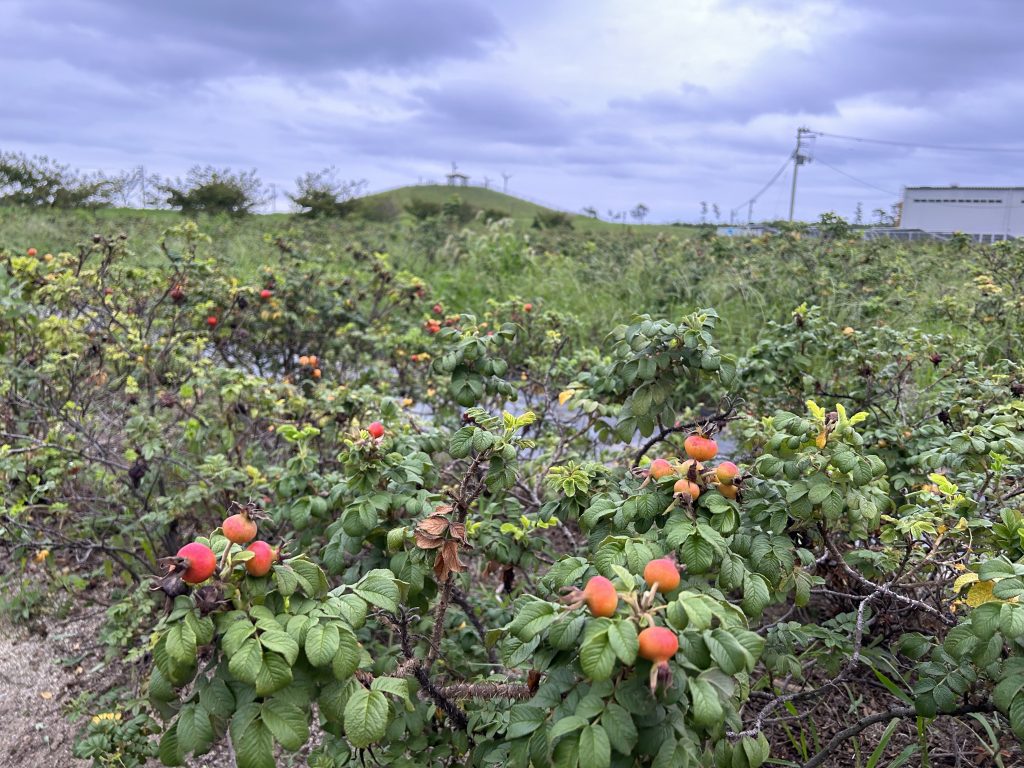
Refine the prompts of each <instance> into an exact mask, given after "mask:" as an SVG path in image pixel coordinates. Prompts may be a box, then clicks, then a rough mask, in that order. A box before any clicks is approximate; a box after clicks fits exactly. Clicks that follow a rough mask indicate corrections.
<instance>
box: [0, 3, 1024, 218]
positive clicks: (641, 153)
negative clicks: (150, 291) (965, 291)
mask: <svg viewBox="0 0 1024 768" xmlns="http://www.w3.org/2000/svg"><path fill="white" fill-rule="evenodd" d="M1022 30H1024V2H1018V0H970V1H969V2H964V1H963V0H889V1H888V2H883V1H881V0H821V1H816V0H809V1H803V0H793V1H792V2H789V1H787V0H756V2H755V1H753V0H645V1H644V2H636V0H631V1H630V2H626V1H625V0H620V1H607V0H561V1H560V2H544V1H542V0H503V1H501V2H497V1H495V0H429V1H428V0H422V1H421V2H414V1H413V0H374V1H373V2H370V1H369V0H299V1H297V2H296V1H295V0H292V2H283V1H282V0H244V1H243V0H171V1H170V2H162V1H161V2H143V1H141V0H0V97H2V103H3V108H2V109H0V148H2V149H8V150H21V151H25V152H29V153H42V154H48V155H50V156H52V157H55V158H57V159H60V160H62V161H65V162H68V163H70V164H72V165H74V166H77V167H80V168H82V169H104V170H110V171H113V170H118V169H122V168H127V167H130V166H133V165H138V164H145V167H146V169H147V172H148V171H157V172H160V173H163V174H170V175H177V174H182V173H184V171H185V170H187V169H188V167H189V166H191V165H193V164H195V163H202V164H214V165H218V166H231V167H234V168H239V169H240V168H252V167H255V168H257V169H258V170H259V172H260V174H261V176H262V178H263V179H264V181H267V182H276V183H277V184H278V185H279V186H281V187H283V188H291V187H292V186H293V182H294V179H295V177H296V176H298V175H299V174H300V173H302V172H304V171H308V170H315V169H318V168H322V167H324V166H327V165H335V166H337V167H338V169H339V170H340V171H341V173H342V174H343V175H344V176H345V177H347V178H360V179H366V180H367V181H368V184H369V188H370V189H371V190H378V189H384V188H387V187H391V186H398V185H404V184H410V183H416V182H417V181H419V180H422V181H428V180H441V179H442V178H443V175H444V174H445V173H446V172H447V171H448V169H449V167H450V163H451V162H452V161H453V160H454V161H457V162H458V164H459V168H460V170H462V171H464V172H465V173H467V174H468V175H469V176H470V177H471V182H472V183H481V184H482V183H484V180H485V177H487V178H489V179H490V184H491V186H492V187H497V188H500V187H501V185H502V173H503V172H504V173H507V174H511V178H510V179H509V182H508V184H509V187H508V189H509V192H510V193H513V194H517V195H521V196H523V197H527V198H531V199H535V200H538V201H541V202H546V203H549V204H552V205H555V206H557V207H560V208H563V209H566V210H572V211H579V210H580V209H581V208H582V207H584V206H593V207H595V208H597V209H598V210H599V211H600V212H601V213H602V214H603V215H604V214H605V213H606V212H607V211H608V210H609V209H615V210H623V209H628V208H632V207H633V206H634V205H636V204H637V203H639V202H643V203H645V204H646V205H647V206H648V207H649V208H650V210H651V217H652V219H654V220H660V221H673V220H685V221H692V220H696V219H697V218H699V216H700V202H701V201H702V200H703V201H707V202H708V203H709V204H712V203H717V204H718V205H719V206H720V209H721V215H722V218H723V220H728V218H729V212H730V209H734V208H739V209H741V210H740V212H739V213H738V214H737V215H738V217H740V218H745V217H746V212H747V206H746V201H747V200H748V199H749V198H750V197H751V196H752V195H754V194H755V193H756V192H757V191H758V190H759V189H760V188H761V187H762V186H763V185H764V183H765V182H767V181H768V179H769V178H770V177H771V176H772V175H773V174H774V173H775V171H776V170H778V168H779V167H780V166H781V165H782V164H783V161H784V160H785V159H786V157H787V155H789V154H790V153H791V152H792V151H793V146H794V143H795V132H796V129H797V127H799V126H801V125H806V126H808V127H810V128H812V129H814V130H816V131H819V132H823V133H832V134H841V135H847V136H857V137H869V138H877V139H884V140H888V141H895V142H907V143H911V144H918V145H920V144H932V145H958V146H961V145H966V146H972V147H1019V148H1022V149H1024V129H1022V125H1021V117H1020V116H1021V115H1022V114H1024V45H1021V32H1022ZM812 146H813V150H812V151H811V154H812V156H813V161H812V162H811V163H810V164H809V165H805V166H803V167H802V168H801V169H800V176H799V180H800V184H799V190H798V197H797V215H798V216H799V217H803V218H816V217H817V215H818V214H819V213H820V212H822V211H827V210H835V211H837V212H839V213H841V214H843V215H846V216H848V217H851V216H852V214H853V210H854V207H855V205H856V204H857V202H858V201H862V202H863V204H864V210H865V216H868V215H870V211H871V210H872V209H874V208H878V207H888V206H889V205H890V204H891V203H893V202H895V201H896V200H898V199H899V193H900V190H901V187H902V186H903V185H905V184H906V185H927V184H935V185H942V184H948V183H959V184H961V185H969V184H978V185H981V184H1024V151H1022V152H1018V153H1016V154H1011V153H1002V154H1000V153H995V152H967V151H950V150H938V149H926V148H916V149H915V148H912V147H906V146H895V145H885V144H868V143H863V142H852V141H847V140H841V139H836V138H831V137H820V138H817V139H816V140H815V141H814V143H813V145H812ZM844 173H845V174H848V175H847V176H844V175H842V174H844ZM851 176H852V177H855V178H849V177H851ZM790 179H791V176H790V173H789V172H788V171H787V172H786V173H785V174H783V175H782V176H781V177H780V178H779V180H778V182H776V184H775V185H774V186H772V187H771V188H770V189H769V190H768V191H767V192H765V193H764V194H763V195H762V196H761V197H760V199H759V200H758V201H757V203H756V204H755V206H754V217H755V219H757V218H762V217H764V218H773V217H777V216H781V215H784V214H785V213H786V208H787V205H788V195H789V181H790ZM855 179H856V180H855ZM865 182H866V183H865ZM281 205H282V203H280V202H279V206H281ZM712 218H713V216H712Z"/></svg>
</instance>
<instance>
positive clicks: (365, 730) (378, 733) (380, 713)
mask: <svg viewBox="0 0 1024 768" xmlns="http://www.w3.org/2000/svg"><path fill="white" fill-rule="evenodd" d="M387 726H388V700H387V699H386V698H385V697H384V694H383V693H381V692H380V691H368V690H366V689H365V688H363V687H360V688H359V689H357V690H356V691H355V692H354V693H353V694H352V695H351V696H349V698H348V703H347V704H345V736H346V737H347V738H348V740H349V742H351V744H352V746H353V747H355V748H356V749H362V748H363V747H368V746H370V745H371V744H373V743H374V742H377V741H380V740H381V739H382V738H384V733H385V731H386V730H387Z"/></svg>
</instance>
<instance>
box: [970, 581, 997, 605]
mask: <svg viewBox="0 0 1024 768" xmlns="http://www.w3.org/2000/svg"><path fill="white" fill-rule="evenodd" d="M995 585H996V583H995V582H994V581H991V580H989V581H976V582H974V583H973V584H972V585H971V588H970V589H969V590H967V604H968V605H969V606H971V608H977V607H978V606H979V605H981V604H982V603H991V602H992V601H996V602H1002V601H1000V600H999V598H998V597H995V596H994V595H993V594H992V589H993V587H995Z"/></svg>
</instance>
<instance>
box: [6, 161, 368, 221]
mask: <svg viewBox="0 0 1024 768" xmlns="http://www.w3.org/2000/svg"><path fill="white" fill-rule="evenodd" d="M365 187H366V182H365V181H357V180H348V179H344V178H342V176H341V175H340V173H339V172H338V170H337V169H336V168H335V167H333V166H331V167H328V168H324V169H323V170H320V171H311V172H309V173H306V174H304V175H302V176H300V177H298V178H297V179H296V180H295V191H294V192H292V193H286V197H287V198H288V199H290V200H291V201H292V203H294V205H295V206H296V207H297V208H298V210H299V212H300V213H302V214H305V215H308V216H334V217H341V216H346V215H348V214H350V213H352V212H353V211H354V210H355V208H356V204H357V203H356V198H357V197H358V196H359V195H360V194H361V193H362V192H363V191H364V189H365ZM275 196H276V189H275V188H274V187H273V185H267V184H265V183H264V182H263V181H262V180H261V179H260V177H259V176H258V175H257V172H256V170H255V169H252V170H247V171H236V170H233V169H231V168H218V167H215V166H212V165H205V166H204V165H195V166H193V167H192V168H191V169H189V171H188V172H187V173H186V174H185V176H184V177H174V178H172V177H170V176H161V175H160V174H156V173H152V174H147V173H146V172H145V169H144V168H142V167H141V166H140V167H137V168H133V169H131V170H127V171H121V172H119V173H116V174H108V173H103V172H83V171H80V170H78V169H75V168H72V167H71V166H69V165H65V164H63V163H60V162H58V161H56V160H54V159H52V158H50V157H47V156H44V155H32V156H30V155H27V154H25V153H22V152H0V205H3V206H29V207H35V208H56V209H70V208H109V207H114V206H119V207H137V206H141V207H143V208H163V209H172V210H180V211H181V212H183V213H187V214H197V213H210V214H228V215H231V216H244V215H247V214H249V213H252V212H253V211H255V210H256V209H257V208H259V207H260V206H263V205H266V204H268V203H270V202H271V200H272V199H273V198H274V197H275Z"/></svg>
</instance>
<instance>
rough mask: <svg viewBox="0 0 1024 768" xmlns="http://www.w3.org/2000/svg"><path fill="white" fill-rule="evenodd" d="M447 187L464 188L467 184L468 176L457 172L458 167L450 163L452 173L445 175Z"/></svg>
mask: <svg viewBox="0 0 1024 768" xmlns="http://www.w3.org/2000/svg"><path fill="white" fill-rule="evenodd" d="M445 178H446V179H448V186H449V187H465V186H466V185H468V184H469V176H467V175H466V174H464V173H462V172H461V171H459V166H457V165H456V164H455V163H452V172H451V173H448V174H445Z"/></svg>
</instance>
